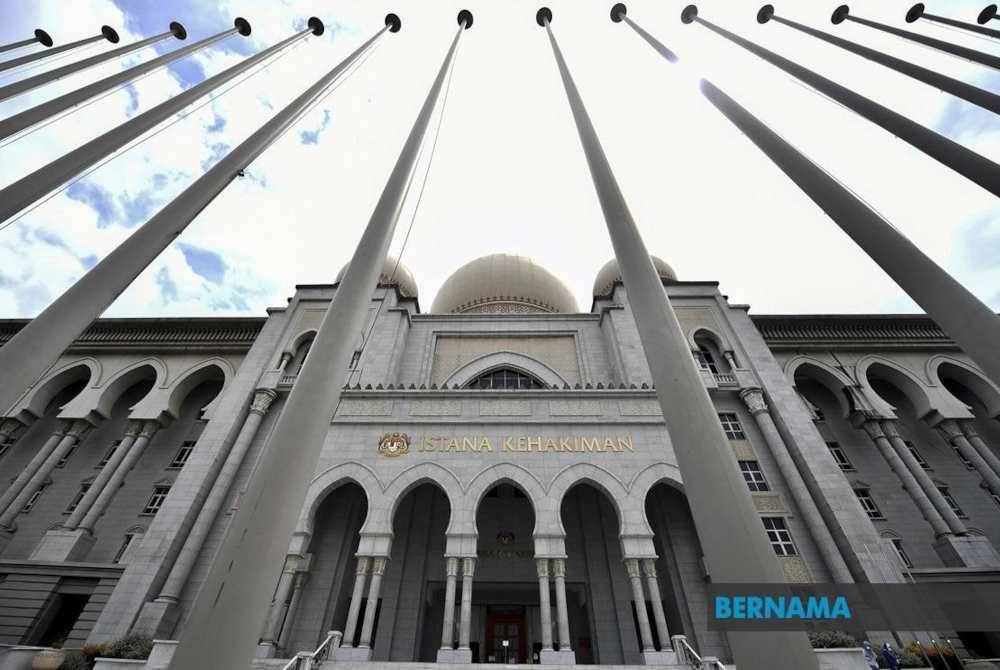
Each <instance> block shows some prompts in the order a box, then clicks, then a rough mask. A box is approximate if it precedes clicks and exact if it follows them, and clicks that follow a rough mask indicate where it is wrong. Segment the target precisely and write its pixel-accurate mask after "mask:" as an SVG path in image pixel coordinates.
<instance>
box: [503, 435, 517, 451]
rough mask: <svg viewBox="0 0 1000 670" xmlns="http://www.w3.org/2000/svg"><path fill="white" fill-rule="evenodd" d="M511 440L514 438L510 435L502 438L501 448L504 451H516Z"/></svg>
mask: <svg viewBox="0 0 1000 670" xmlns="http://www.w3.org/2000/svg"><path fill="white" fill-rule="evenodd" d="M513 440H514V438H513V437H510V436H509V435H508V436H507V437H505V438H503V450H504V451H517V450H516V449H514V442H513Z"/></svg>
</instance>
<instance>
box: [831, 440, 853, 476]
mask: <svg viewBox="0 0 1000 670" xmlns="http://www.w3.org/2000/svg"><path fill="white" fill-rule="evenodd" d="M826 446H827V448H829V449H830V453H831V454H832V455H833V460H834V461H836V463H837V465H838V466H839V467H840V469H841V470H853V469H854V464H853V463H851V459H849V458H848V457H847V454H846V453H844V448H843V447H841V446H840V444H838V443H837V442H827V443H826Z"/></svg>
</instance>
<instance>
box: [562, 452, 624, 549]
mask: <svg viewBox="0 0 1000 670" xmlns="http://www.w3.org/2000/svg"><path fill="white" fill-rule="evenodd" d="M578 484H588V485H590V486H593V487H594V488H595V489H597V490H598V491H600V492H601V493H603V494H604V495H605V496H607V498H608V501H609V502H610V503H611V507H612V508H614V510H615V514H617V515H618V527H619V528H624V527H625V526H626V525H627V523H628V517H629V515H630V514H631V513H632V512H633V510H632V509H631V508H630V507H629V504H628V488H626V486H625V484H624V483H623V482H622V481H621V480H620V479H618V477H616V476H615V475H614V474H613V473H612V472H611V471H610V470H607V469H606V468H602V467H600V466H598V465H594V464H593V463H574V464H572V465H568V466H566V467H565V468H563V469H562V470H560V471H559V473H558V474H557V475H556V476H555V477H554V478H553V479H552V483H551V484H549V497H550V498H552V500H553V501H554V503H555V509H556V511H557V515H556V523H557V524H558V528H559V530H560V531H563V532H565V531H564V529H563V526H562V513H561V512H562V503H563V498H565V497H566V493H567V492H568V491H569V490H570V489H572V488H573V487H574V486H576V485H578Z"/></svg>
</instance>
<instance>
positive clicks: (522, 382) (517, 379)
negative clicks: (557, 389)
mask: <svg viewBox="0 0 1000 670" xmlns="http://www.w3.org/2000/svg"><path fill="white" fill-rule="evenodd" d="M465 386H466V388H470V389H501V390H505V391H509V390H515V389H541V388H545V386H544V385H543V384H542V383H541V382H540V381H538V380H537V379H535V378H534V377H532V376H531V375H528V374H525V373H524V372H520V371H518V370H511V369H509V368H501V369H499V370H492V371H490V372H486V373H484V374H481V375H479V376H478V377H476V378H475V379H473V380H472V381H471V382H469V383H468V384H466V385H465Z"/></svg>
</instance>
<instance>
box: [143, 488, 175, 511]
mask: <svg viewBox="0 0 1000 670" xmlns="http://www.w3.org/2000/svg"><path fill="white" fill-rule="evenodd" d="M168 493H170V486H169V485H168V484H157V485H156V486H154V487H153V495H151V496H149V501H148V502H147V503H146V507H144V508H143V510H142V513H143V514H156V513H157V512H159V511H160V508H161V507H163V501H164V500H165V499H166V497H167V494H168Z"/></svg>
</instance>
